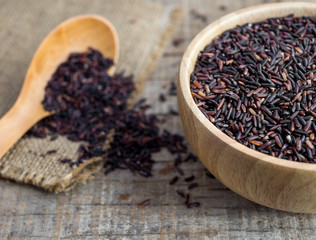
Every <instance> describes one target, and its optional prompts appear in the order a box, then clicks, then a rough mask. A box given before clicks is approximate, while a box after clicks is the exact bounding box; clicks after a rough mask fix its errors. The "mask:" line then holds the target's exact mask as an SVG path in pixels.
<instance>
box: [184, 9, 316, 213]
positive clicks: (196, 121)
mask: <svg viewBox="0 0 316 240" xmlns="http://www.w3.org/2000/svg"><path fill="white" fill-rule="evenodd" d="M291 13H294V14H295V16H303V15H305V16H313V15H314V16H315V15H316V3H274V4H265V5H260V6H256V7H251V8H247V9H243V10H240V11H237V12H234V13H231V14H229V15H227V16H224V17H222V18H220V19H219V20H217V21H215V22H213V23H212V24H210V25H209V26H207V27H206V28H205V29H203V30H202V31H201V32H200V33H199V34H198V35H197V36H196V37H195V38H194V39H193V41H192V42H191V43H190V45H189V47H188V48H187V50H186V51H185V53H184V56H183V58H182V61H181V65H180V70H179V78H178V104H179V111H180V116H181V120H182V124H183V127H184V130H185V133H186V135H187V138H188V140H189V143H190V145H191V146H192V148H193V150H194V151H195V153H196V154H197V156H198V157H199V158H200V160H201V161H202V163H203V164H204V165H205V166H206V167H207V168H208V170H209V171H210V172H211V173H212V174H213V175H214V176H215V177H216V178H217V179H218V180H219V181H220V182H222V183H223V184H224V185H226V186H227V187H228V188H230V189H231V190H232V191H234V192H236V193H237V194H239V195H241V196H243V197H245V198H247V199H249V200H251V201H254V202H256V203H259V204H262V205H264V206H267V207H271V208H275V209H279V210H285V211H290V212H300V213H314V212H316V164H309V163H299V162H292V161H288V160H283V159H278V158H275V157H272V156H270V155H266V154H263V153H260V152H258V151H255V150H252V149H250V148H248V147H246V146H244V145H242V144H240V143H238V142H237V141H235V140H233V139H232V138H230V137H229V136H227V135H226V134H224V133H222V132H221V131H220V130H219V129H218V128H217V127H215V126H214V125H213V124H212V123H211V122H210V121H209V120H208V119H207V118H206V117H205V116H204V115H203V114H202V112H201V111H200V110H199V109H198V107H197V106H196V104H195V103H194V101H193V98H192V96H191V93H190V74H191V73H192V72H193V69H194V65H195V62H196V60H197V55H198V53H199V52H200V51H201V50H203V49H204V47H205V46H206V45H207V44H208V43H210V42H211V41H212V39H213V38H214V37H215V36H217V35H219V34H221V33H222V32H223V31H225V30H227V29H230V28H234V27H236V25H243V24H245V23H248V22H257V21H261V20H264V19H267V18H270V17H282V16H286V15H288V14H291Z"/></svg>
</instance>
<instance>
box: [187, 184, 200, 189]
mask: <svg viewBox="0 0 316 240" xmlns="http://www.w3.org/2000/svg"><path fill="white" fill-rule="evenodd" d="M197 186H198V183H196V182H195V183H192V184H190V185H189V186H188V189H189V190H191V189H193V188H196V187H197Z"/></svg>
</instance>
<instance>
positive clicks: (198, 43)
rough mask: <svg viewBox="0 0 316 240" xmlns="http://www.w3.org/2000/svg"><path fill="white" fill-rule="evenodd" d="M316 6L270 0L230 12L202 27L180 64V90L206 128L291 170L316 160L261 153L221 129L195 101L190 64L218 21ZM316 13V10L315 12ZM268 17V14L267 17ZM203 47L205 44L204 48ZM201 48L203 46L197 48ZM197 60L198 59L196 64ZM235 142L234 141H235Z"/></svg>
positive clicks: (236, 146)
mask: <svg viewBox="0 0 316 240" xmlns="http://www.w3.org/2000/svg"><path fill="white" fill-rule="evenodd" d="M280 7H282V8H313V9H316V3H310V2H284V3H269V4H261V5H257V6H253V7H248V8H244V9H241V10H238V11H235V12H232V13H229V14H227V15H225V16H223V17H221V18H219V19H217V20H215V21H214V22H212V23H211V24H209V25H208V26H207V27H205V28H204V29H203V30H202V31H200V32H199V33H198V34H197V35H196V36H195V37H194V39H193V40H192V41H191V42H190V44H189V46H188V47H187V49H186V51H185V52H184V55H183V57H182V60H181V64H180V68H179V86H178V88H179V90H180V91H181V92H182V94H183V98H184V100H185V102H186V104H187V105H188V107H189V108H190V109H191V111H192V113H193V114H194V115H195V116H196V117H197V119H198V120H199V121H200V123H201V124H203V125H204V127H205V128H206V129H208V130H209V131H210V132H212V133H213V134H214V135H216V136H217V137H218V138H219V139H221V140H222V141H223V142H224V143H225V144H228V145H230V147H232V148H234V150H236V151H242V152H244V154H245V155H247V156H248V157H251V158H256V159H258V160H260V161H262V162H264V163H266V164H269V165H274V166H275V167H282V168H287V169H289V170H294V169H295V170H302V171H311V172H314V171H316V164H313V163H302V162H293V161H289V160H286V159H279V158H277V157H273V156H271V155H268V154H264V153H261V152H259V151H256V150H253V149H251V148H249V147H246V146H245V145H243V144H241V143H239V142H237V141H236V140H234V139H232V138H230V137H229V136H227V135H226V134H225V133H223V132H222V131H220V130H219V129H218V128H217V127H216V126H215V125H214V124H213V123H211V122H210V121H209V120H208V119H207V118H206V117H205V116H204V115H203V113H202V112H201V111H200V110H199V109H198V107H197V106H196V104H195V103H194V101H193V97H192V95H191V91H190V84H189V82H190V74H191V72H189V67H188V66H189V65H190V60H192V59H194V60H195V59H197V54H198V52H200V50H201V49H204V47H205V45H202V41H203V39H204V38H206V37H207V35H208V34H209V32H210V31H212V30H213V29H216V27H218V25H220V24H223V23H225V22H229V21H233V20H237V18H238V16H239V17H241V16H243V15H247V14H249V13H250V12H252V13H255V12H258V13H259V12H261V11H265V12H267V11H268V10H269V9H275V8H280ZM315 15H316V14H315ZM267 18H268V17H267ZM236 25H238V22H236ZM211 40H212V39H209V42H211ZM201 47H202V48H201ZM197 49H199V50H198V51H197ZM195 62H196V60H195V61H194V64H195ZM231 143H234V144H231Z"/></svg>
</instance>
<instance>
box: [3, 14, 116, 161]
mask: <svg viewBox="0 0 316 240" xmlns="http://www.w3.org/2000/svg"><path fill="white" fill-rule="evenodd" d="M89 47H92V48H94V49H97V50H99V51H100V52H101V53H102V54H103V55H104V56H105V57H108V58H112V59H113V60H114V63H117V60H118V55H119V43H118V36H117V33H116V30H115V28H114V27H113V25H112V24H111V23H110V22H109V21H108V20H106V19H105V18H103V17H100V16H96V15H82V16H77V17H74V18H71V19H68V20H66V21H64V22H62V23H61V24H60V25H58V26H57V27H56V28H55V29H53V30H52V31H51V32H50V33H49V34H48V35H47V36H46V38H45V39H44V40H43V42H42V43H41V44H40V46H39V47H38V49H37V51H36V53H35V55H34V57H33V59H32V61H31V64H30V66H29V69H28V71H27V73H26V76H25V80H24V83H23V86H22V90H21V92H20V94H19V96H18V98H17V100H16V102H15V103H14V105H13V106H12V108H11V109H10V110H9V111H8V112H7V113H6V114H5V115H4V116H3V117H2V118H1V119H0V133H1V135H0V158H1V157H3V156H4V154H5V153H6V152H7V151H8V150H9V149H10V148H11V147H12V146H13V145H14V144H15V143H16V142H17V141H18V140H19V139H20V138H21V137H22V136H23V135H24V134H25V133H26V132H27V130H28V129H30V128H31V127H32V126H33V125H34V124H35V123H36V122H38V121H39V120H41V119H42V118H44V117H47V116H49V115H51V114H53V113H51V112H47V111H46V110H45V109H44V108H43V105H42V100H43V99H44V96H45V87H46V85H47V83H48V81H49V80H50V78H51V76H52V74H53V73H54V72H55V70H56V69H57V67H58V66H59V65H60V63H62V62H63V61H65V60H66V59H67V57H68V56H69V54H70V53H73V52H84V51H87V50H88V48H89ZM114 71H115V69H114V67H111V68H110V69H109V70H108V73H109V74H113V73H114Z"/></svg>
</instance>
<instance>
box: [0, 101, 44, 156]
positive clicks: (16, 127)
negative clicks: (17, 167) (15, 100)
mask: <svg viewBox="0 0 316 240" xmlns="http://www.w3.org/2000/svg"><path fill="white" fill-rule="evenodd" d="M20 106H21V105H19V104H14V106H13V107H12V108H11V109H10V110H9V111H8V112H7V113H6V114H5V115H4V116H3V117H2V118H1V119H0V158H2V157H3V156H4V155H5V153H6V152H7V151H8V150H9V149H10V148H11V147H12V146H13V145H14V144H15V143H16V142H17V141H18V140H19V139H20V138H21V137H22V136H23V135H24V134H25V133H26V132H27V130H29V129H30V128H31V127H32V126H33V125H34V124H35V123H36V122H38V121H39V120H40V119H42V118H44V117H46V116H48V115H49V114H48V112H46V111H45V110H44V109H43V107H42V106H41V105H40V106H39V107H34V106H32V105H31V104H28V105H24V106H23V107H20Z"/></svg>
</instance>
